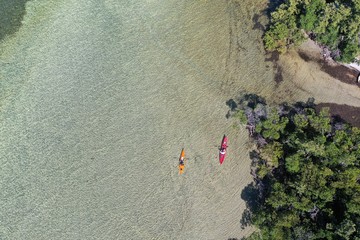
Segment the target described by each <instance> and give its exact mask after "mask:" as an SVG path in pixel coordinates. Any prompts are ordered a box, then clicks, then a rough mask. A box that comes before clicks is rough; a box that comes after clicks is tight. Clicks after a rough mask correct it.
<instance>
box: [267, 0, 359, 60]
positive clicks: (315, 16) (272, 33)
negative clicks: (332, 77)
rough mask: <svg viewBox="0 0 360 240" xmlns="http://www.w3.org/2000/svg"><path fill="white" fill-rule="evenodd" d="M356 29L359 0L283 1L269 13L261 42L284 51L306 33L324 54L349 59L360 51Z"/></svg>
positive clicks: (298, 41)
mask: <svg viewBox="0 0 360 240" xmlns="http://www.w3.org/2000/svg"><path fill="white" fill-rule="evenodd" d="M359 32H360V1H358V0H286V1H284V2H283V3H282V4H280V5H279V6H278V7H277V8H276V9H275V10H274V11H273V12H272V13H271V18H270V23H269V26H268V28H267V30H266V32H265V35H264V44H265V48H266V49H267V50H270V51H273V50H277V51H279V52H280V53H284V52H286V50H287V49H288V48H289V47H291V46H296V45H298V44H300V43H302V42H303V41H304V40H305V39H306V36H308V37H310V38H311V39H313V40H315V41H316V42H317V43H318V44H319V45H321V46H322V47H323V48H324V54H325V55H326V56H328V57H331V58H333V59H335V60H338V61H341V62H351V61H353V60H354V59H355V57H356V56H358V55H359V53H360V49H359Z"/></svg>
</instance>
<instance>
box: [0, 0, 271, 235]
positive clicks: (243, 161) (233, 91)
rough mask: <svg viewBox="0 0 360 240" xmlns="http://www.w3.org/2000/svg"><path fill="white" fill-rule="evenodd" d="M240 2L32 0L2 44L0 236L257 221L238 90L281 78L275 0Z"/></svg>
mask: <svg viewBox="0 0 360 240" xmlns="http://www.w3.org/2000/svg"><path fill="white" fill-rule="evenodd" d="M239 2H240V3H237V2H236V1H228V2H226V1H217V0H214V1H205V0H204V1H179V0H169V1H156V0H147V1H116V0H106V1H98V0H76V1H75V0H74V1H71V0H62V1H54V2H53V3H51V2H49V1H45V0H36V1H32V2H28V3H27V5H26V11H27V13H26V15H25V18H24V21H23V25H22V27H21V28H20V30H19V31H18V32H17V33H16V34H15V35H12V36H10V37H8V38H7V39H5V40H4V42H3V44H2V46H1V54H2V55H1V57H0V61H1V62H0V63H1V70H0V71H1V72H0V74H1V75H0V77H1V87H2V89H1V93H2V96H1V99H2V100H1V115H0V122H1V125H0V126H1V127H0V128H1V134H0V139H1V145H0V163H1V168H0V179H1V180H0V181H1V189H0V239H227V238H229V237H238V238H239V237H241V236H243V235H246V234H248V233H249V231H250V230H249V229H245V230H244V229H241V225H240V218H241V214H242V211H243V209H244V207H245V203H244V201H243V200H242V199H241V190H242V189H243V188H244V187H245V186H246V185H247V184H248V183H249V182H250V181H251V176H250V174H249V156H248V145H249V144H248V143H247V141H248V137H247V133H246V131H245V130H237V129H234V128H233V127H232V125H233V121H232V120H228V119H226V118H225V115H226V112H227V110H228V108H227V106H226V105H225V102H226V100H228V99H229V98H232V97H234V96H236V95H237V94H238V93H239V92H244V91H250V92H255V93H258V94H262V95H264V96H271V94H272V93H273V90H274V88H275V82H274V81H273V75H274V74H273V69H272V63H271V62H266V61H265V56H264V51H263V48H262V44H261V40H260V37H261V34H262V33H261V31H260V30H259V29H257V28H254V23H253V19H252V18H253V15H254V13H257V12H258V9H261V8H263V7H264V5H260V4H254V3H252V2H253V1H239ZM223 134H228V135H229V139H230V140H229V141H230V142H229V145H230V147H229V152H228V157H227V159H226V160H225V162H224V164H223V165H222V166H220V165H219V162H218V155H217V154H218V150H217V146H218V145H219V144H220V141H221V138H222V135H223ZM183 147H184V148H185V151H186V156H187V157H188V160H187V162H186V169H185V174H184V175H182V176H179V175H178V170H177V161H178V157H179V154H180V150H181V148H183Z"/></svg>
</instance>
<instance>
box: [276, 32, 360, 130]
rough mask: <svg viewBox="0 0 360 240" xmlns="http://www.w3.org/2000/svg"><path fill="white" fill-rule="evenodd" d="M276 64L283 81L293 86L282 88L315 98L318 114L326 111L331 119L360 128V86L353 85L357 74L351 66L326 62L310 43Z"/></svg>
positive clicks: (287, 54)
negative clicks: (320, 111) (288, 80)
mask: <svg viewBox="0 0 360 240" xmlns="http://www.w3.org/2000/svg"><path fill="white" fill-rule="evenodd" d="M277 64H278V69H281V73H280V74H282V75H283V76H282V77H283V78H284V79H290V81H291V82H292V83H293V84H294V86H291V85H287V86H286V87H285V88H286V89H290V90H288V91H290V92H291V90H292V89H291V88H294V87H295V88H297V89H302V91H304V94H302V95H303V96H304V97H305V98H308V97H313V98H315V101H316V106H317V109H318V110H320V109H321V108H322V107H328V108H329V110H330V114H331V115H332V117H336V118H339V117H340V118H341V119H342V120H344V121H345V122H348V123H349V124H351V125H352V126H356V127H360V119H359V117H357V113H359V112H360V89H359V87H360V84H358V83H357V82H356V81H357V77H358V76H359V73H360V70H358V69H356V68H355V67H354V66H353V65H350V66H349V65H348V64H342V63H338V62H335V61H333V60H325V59H324V58H323V56H322V54H321V47H320V46H318V45H317V44H316V43H315V42H314V41H312V40H310V39H308V40H307V41H306V42H304V43H303V44H302V45H300V46H299V47H298V48H296V49H294V50H290V51H289V52H287V53H286V54H284V55H280V56H279V60H278V61H277ZM279 87H280V89H281V88H283V87H284V86H279ZM293 100H294V101H298V99H293Z"/></svg>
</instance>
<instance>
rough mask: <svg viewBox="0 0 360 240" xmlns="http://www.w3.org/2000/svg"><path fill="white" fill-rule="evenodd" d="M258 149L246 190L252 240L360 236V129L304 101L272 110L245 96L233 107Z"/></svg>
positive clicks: (253, 154)
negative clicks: (254, 228)
mask: <svg viewBox="0 0 360 240" xmlns="http://www.w3.org/2000/svg"><path fill="white" fill-rule="evenodd" d="M228 105H229V106H230V107H231V110H230V111H229V115H228V116H231V117H232V118H235V119H237V120H239V121H240V122H242V123H243V124H245V125H246V128H247V129H248V131H249V135H250V137H251V139H252V141H253V142H254V146H256V148H255V150H254V151H252V152H251V153H250V157H251V159H252V170H251V174H252V175H253V177H254V181H253V183H252V184H249V185H248V186H247V187H246V188H245V189H244V190H243V193H242V197H243V198H244V199H245V200H246V202H247V207H248V208H247V210H246V211H245V212H244V213H243V217H242V220H241V222H242V223H243V225H245V226H246V225H248V224H252V225H255V226H256V227H257V228H258V229H259V230H258V231H256V232H254V233H253V234H252V235H251V236H249V237H247V238H245V239H247V240H260V239H262V240H266V239H269V240H270V239H271V240H272V239H303V240H305V239H339V240H345V239H353V240H356V239H360V147H359V145H360V129H359V128H356V127H352V126H350V125H349V124H347V123H345V122H343V121H342V120H341V119H340V118H339V117H337V118H334V117H331V116H330V115H329V112H328V109H326V108H324V109H322V110H321V111H319V112H316V111H315V104H314V100H313V99H309V100H308V101H307V102H306V103H303V102H298V103H296V104H293V105H289V104H286V103H284V104H281V105H279V106H269V105H267V104H266V102H265V100H264V99H262V98H261V97H259V96H257V95H252V94H247V95H245V96H244V97H243V98H242V99H240V100H239V101H237V102H235V101H233V100H231V101H229V102H228Z"/></svg>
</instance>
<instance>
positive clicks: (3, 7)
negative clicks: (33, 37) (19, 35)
mask: <svg viewBox="0 0 360 240" xmlns="http://www.w3.org/2000/svg"><path fill="white" fill-rule="evenodd" d="M27 1H29V0H0V41H1V40H3V39H4V38H5V37H6V36H7V35H10V34H14V33H16V32H17V31H18V30H19V28H20V27H21V21H22V20H23V18H24V15H25V13H26V9H25V5H26V2H27Z"/></svg>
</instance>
